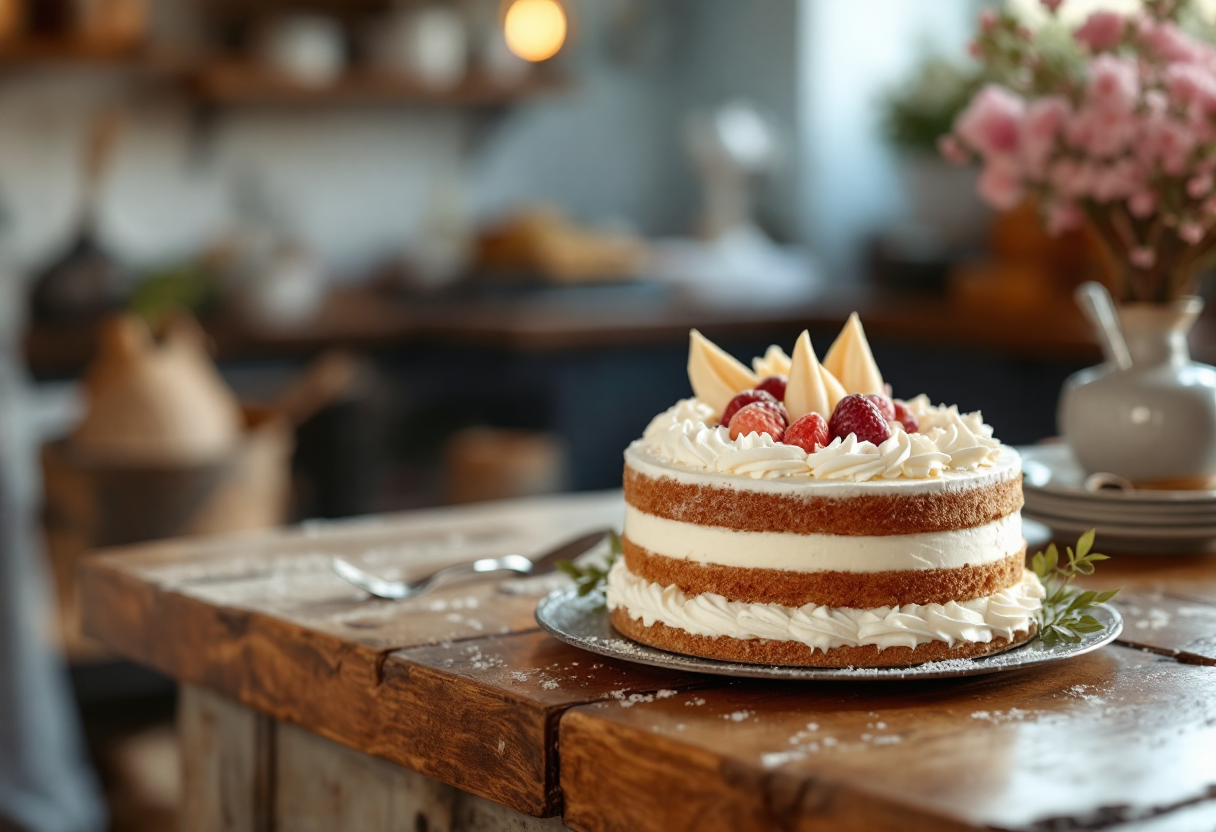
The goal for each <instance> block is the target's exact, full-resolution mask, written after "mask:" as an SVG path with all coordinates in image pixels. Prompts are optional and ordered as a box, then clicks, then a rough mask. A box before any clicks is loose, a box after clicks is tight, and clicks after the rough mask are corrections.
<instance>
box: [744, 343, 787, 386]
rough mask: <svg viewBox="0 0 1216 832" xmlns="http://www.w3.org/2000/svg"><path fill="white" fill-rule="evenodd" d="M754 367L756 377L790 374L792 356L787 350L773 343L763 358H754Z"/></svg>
mask: <svg viewBox="0 0 1216 832" xmlns="http://www.w3.org/2000/svg"><path fill="white" fill-rule="evenodd" d="M752 369H753V370H755V371H756V378H761V379H764V378H771V377H772V376H788V375H789V374H790V357H789V356H788V355H786V354H785V350H783V349H781V347H779V346H777V345H776V344H773V345H772V346H771V347H769V348H768V349H767V350H765V351H764V357H763V358H753V359H752Z"/></svg>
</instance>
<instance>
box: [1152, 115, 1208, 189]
mask: <svg viewBox="0 0 1216 832" xmlns="http://www.w3.org/2000/svg"><path fill="white" fill-rule="evenodd" d="M1154 133H1155V135H1154V136H1153V138H1155V139H1156V151H1157V160H1158V162H1159V163H1160V164H1161V169H1162V170H1163V171H1165V172H1166V173H1168V174H1169V175H1170V176H1183V175H1184V174H1185V173H1186V172H1187V164H1188V162H1189V161H1190V157H1191V152H1192V151H1194V149H1195V145H1196V144H1197V143H1198V139H1197V137H1196V135H1195V133H1194V131H1193V130H1191V128H1190V126H1189V125H1187V124H1184V123H1183V122H1180V121H1175V120H1174V119H1165V120H1163V121H1162V122H1161V123H1160V125H1159V126H1158V127H1157V129H1156V130H1155V131H1154Z"/></svg>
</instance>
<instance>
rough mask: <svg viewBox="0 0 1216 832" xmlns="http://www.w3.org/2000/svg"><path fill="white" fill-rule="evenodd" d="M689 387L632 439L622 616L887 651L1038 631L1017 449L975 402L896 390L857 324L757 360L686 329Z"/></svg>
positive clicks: (909, 658) (649, 635) (746, 647)
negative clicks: (973, 408)
mask: <svg viewBox="0 0 1216 832" xmlns="http://www.w3.org/2000/svg"><path fill="white" fill-rule="evenodd" d="M688 375H689V380H690V382H691V384H692V389H693V394H694V396H693V398H690V399H684V400H682V401H679V402H677V403H676V404H675V405H673V406H672V407H671V408H670V409H669V410H667V411H666V412H664V413H661V414H659V415H658V416H657V417H655V419H654V420H653V421H652V422H651V423H650V426H649V427H647V428H646V431H645V432H644V434H643V435H642V438H641V439H638V440H637V441H635V442H633V443H632V444H631V445H630V446H629V448H628V449H627V450H626V452H625V475H624V486H625V502H626V509H625V526H624V534H623V536H622V545H623V551H624V556H623V557H622V558H620V559H619V560H618V561H617V562H616V564H615V565H614V566H613V567H612V570H611V572H610V573H609V576H608V585H607V602H608V608H609V610H610V613H611V617H612V623H613V625H614V626H615V627H616V628H617V629H618V630H619V631H620V632H622V633H623V634H625V635H626V636H628V637H630V638H633V639H635V640H637V641H640V642H643V643H645V644H649V645H651V646H654V647H659V648H662V649H664V650H670V651H672V652H676V653H685V654H691V655H696V656H705V657H709V658H715V659H724V660H729V661H739V662H752V663H761V664H777V665H806V666H831V667H844V666H853V667H870V666H873V667H878V666H899V665H912V664H919V663H921V662H926V661H931V660H941V659H951V658H963V657H972V656H981V655H986V654H989V653H995V652H999V651H1001V650H1005V649H1008V648H1009V647H1012V646H1014V645H1017V644H1020V643H1022V642H1024V641H1026V640H1027V639H1029V638H1030V637H1031V636H1032V635H1033V634H1034V631H1035V615H1036V613H1037V611H1038V609H1039V607H1040V601H1041V598H1042V596H1043V590H1042V586H1041V585H1040V584H1039V581H1038V579H1037V578H1036V577H1035V576H1034V574H1033V573H1031V572H1029V571H1026V570H1025V569H1024V568H1023V567H1024V560H1025V554H1026V544H1025V541H1024V540H1023V539H1022V528H1021V506H1022V482H1021V460H1020V458H1019V457H1018V454H1017V453H1016V452H1015V451H1014V450H1013V449H1012V448H1008V447H1006V446H1004V445H1002V444H1001V443H1000V442H998V441H997V440H996V439H994V438H993V436H992V429H991V428H990V427H989V426H988V425H986V424H984V422H983V419H982V418H981V416H980V414H979V413H960V412H959V411H958V409H957V408H955V407H945V406H933V405H931V404H930V403H929V400H928V399H927V398H926V397H925V396H918V397H916V398H913V399H910V400H907V401H903V400H898V399H892V398H891V397H890V394H889V392H888V391H889V388H888V387H887V386H886V385H885V384H884V382H883V379H882V375H881V374H880V373H879V371H878V367H877V366H876V365H875V363H874V358H873V356H872V354H871V352H870V347H869V344H868V343H867V342H866V338H865V333H864V331H863V329H862V326H861V322H860V321H859V320H858V318H857V316H856V315H853V316H851V317H850V318H849V321H848V323H847V324H846V325H845V328H844V330H843V332H842V333H841V334H840V336H839V337H838V338H837V339H836V341H835V343H834V344H833V345H832V347H831V348H830V349H829V350H828V352H827V354H826V355H825V357H824V360H823V362H822V363H820V362H819V360H818V359H817V357H816V355H815V351H814V349H813V348H812V345H811V339H810V336H809V335H808V334H807V333H806V332H803V333H802V335H801V336H800V337H799V338H798V341H797V343H796V344H795V345H794V350H793V355H792V357H790V356H787V355H786V354H785V352H784V351H782V350H781V349H780V348H779V347H775V346H774V347H770V348H769V350H768V351H767V352H766V353H765V355H764V356H763V357H760V358H756V359H754V360H753V361H752V367H751V368H750V369H749V368H748V367H746V366H744V365H743V364H742V363H740V362H739V361H737V360H735V359H734V358H733V357H731V356H730V355H728V354H727V353H725V352H723V351H722V350H721V349H719V348H718V347H717V346H715V345H714V344H712V343H711V342H710V341H708V340H707V339H706V338H704V337H703V336H702V335H701V334H700V333H699V332H697V331H696V330H693V332H692V333H691V350H690V353H689V360H688Z"/></svg>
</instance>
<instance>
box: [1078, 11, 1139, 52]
mask: <svg viewBox="0 0 1216 832" xmlns="http://www.w3.org/2000/svg"><path fill="white" fill-rule="evenodd" d="M1126 28H1127V18H1125V17H1123V15H1119V14H1115V13H1114V12H1094V13H1093V14H1091V15H1090V16H1089V17H1088V18H1087V19H1086V21H1085V22H1084V23H1083V24H1081V27H1080V28H1079V29H1077V31H1075V32H1073V37H1074V38H1076V39H1077V40H1078V41H1079V42H1081V43H1083V44H1085V45H1086V46H1088V47H1089V48H1090V50H1091V51H1094V52H1101V51H1102V50H1104V49H1110V48H1112V47H1114V46H1118V45H1119V41H1121V40H1123V32H1124V29H1126Z"/></svg>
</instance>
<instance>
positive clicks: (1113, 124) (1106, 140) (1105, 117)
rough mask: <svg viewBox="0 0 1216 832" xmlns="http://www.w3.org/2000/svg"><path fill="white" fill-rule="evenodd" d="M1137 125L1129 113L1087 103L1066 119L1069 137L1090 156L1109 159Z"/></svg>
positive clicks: (1125, 143) (1133, 134) (1132, 135)
mask: <svg viewBox="0 0 1216 832" xmlns="http://www.w3.org/2000/svg"><path fill="white" fill-rule="evenodd" d="M1139 127H1140V124H1139V121H1138V120H1137V118H1136V117H1135V115H1134V114H1132V113H1129V112H1124V111H1121V110H1102V109H1099V108H1096V107H1093V106H1089V107H1086V108H1085V109H1083V110H1082V111H1081V112H1079V113H1077V115H1076V116H1075V117H1074V118H1073V119H1072V121H1070V122H1069V123H1068V126H1067V134H1068V141H1069V143H1070V144H1071V145H1072V146H1073V147H1077V148H1080V149H1082V150H1084V151H1085V152H1086V153H1088V154H1090V155H1092V156H1096V157H1097V158H1099V159H1109V158H1110V157H1112V156H1116V155H1118V154H1119V153H1122V152H1123V150H1125V149H1126V148H1127V147H1128V145H1130V144H1131V143H1132V141H1133V140H1134V139H1135V138H1136V135H1137V133H1138V132H1139Z"/></svg>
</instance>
